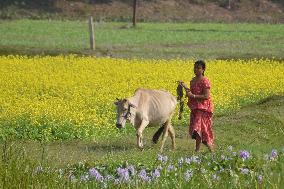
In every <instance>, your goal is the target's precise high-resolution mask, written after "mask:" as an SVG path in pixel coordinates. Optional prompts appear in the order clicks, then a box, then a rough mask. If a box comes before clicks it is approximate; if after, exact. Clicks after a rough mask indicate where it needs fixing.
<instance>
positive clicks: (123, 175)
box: [117, 167, 130, 183]
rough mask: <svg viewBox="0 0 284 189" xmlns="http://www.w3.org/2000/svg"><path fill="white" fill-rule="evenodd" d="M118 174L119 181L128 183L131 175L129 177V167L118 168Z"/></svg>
mask: <svg viewBox="0 0 284 189" xmlns="http://www.w3.org/2000/svg"><path fill="white" fill-rule="evenodd" d="M117 174H118V176H119V181H120V183H126V182H129V180H130V177H129V171H128V168H120V167H119V168H118V169H117Z"/></svg>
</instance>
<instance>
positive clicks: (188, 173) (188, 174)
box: [184, 169, 193, 182]
mask: <svg viewBox="0 0 284 189" xmlns="http://www.w3.org/2000/svg"><path fill="white" fill-rule="evenodd" d="M192 176H193V171H192V170H190V169H189V170H186V171H185V173H184V179H185V181H186V182H188V181H189V180H190V179H191V177H192Z"/></svg>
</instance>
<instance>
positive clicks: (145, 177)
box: [138, 169, 151, 182]
mask: <svg viewBox="0 0 284 189" xmlns="http://www.w3.org/2000/svg"><path fill="white" fill-rule="evenodd" d="M138 177H139V178H140V179H141V180H142V181H145V182H150V181H151V178H150V177H149V176H148V175H147V172H146V170H145V169H142V170H141V171H140V172H139V174H138Z"/></svg>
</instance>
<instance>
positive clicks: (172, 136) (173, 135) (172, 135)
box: [169, 124, 176, 149]
mask: <svg viewBox="0 0 284 189" xmlns="http://www.w3.org/2000/svg"><path fill="white" fill-rule="evenodd" d="M169 134H170V137H171V139H172V147H173V149H176V136H175V130H174V127H173V126H172V124H170V125H169Z"/></svg>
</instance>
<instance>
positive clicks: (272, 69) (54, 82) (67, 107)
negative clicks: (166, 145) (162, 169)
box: [0, 55, 284, 140]
mask: <svg viewBox="0 0 284 189" xmlns="http://www.w3.org/2000/svg"><path fill="white" fill-rule="evenodd" d="M206 62H207V68H206V71H205V75H206V76H207V77H208V78H209V79H210V81H211V84H212V89H211V95H212V98H213V102H214V105H215V114H218V113H223V112H226V111H231V110H235V109H238V108H240V107H241V106H242V105H245V104H249V103H252V102H256V101H258V100H260V99H263V98H265V97H268V96H270V95H275V94H276V95H277V94H280V95H281V94H284V62H283V61H282V62H281V61H277V60H207V61H206ZM193 63H194V60H179V59H177V60H138V59H137V60H136V59H129V60H127V59H115V58H94V57H77V56H74V55H70V56H56V57H51V56H44V57H40V56H36V57H26V56H0V73H1V74H0V88H1V93H0V124H1V125H0V135H1V136H0V137H2V138H3V137H6V138H7V137H17V138H32V139H41V140H42V139H68V138H89V137H96V136H97V137H98V136H102V135H103V136H106V135H114V134H115V133H116V129H115V121H116V111H115V106H114V104H113V102H114V101H115V99H116V97H118V98H124V97H129V96H131V95H132V94H133V93H134V91H135V90H136V89H137V88H155V89H166V90H168V91H170V92H171V93H172V94H174V95H176V87H177V84H176V81H177V80H183V81H185V82H186V83H187V84H188V85H189V81H190V80H191V78H192V77H193V76H194V74H193ZM186 111H187V112H188V109H187V110H186ZM176 117H177V116H176ZM175 119H176V118H175ZM186 119H188V118H187V117H185V118H184V123H186Z"/></svg>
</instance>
